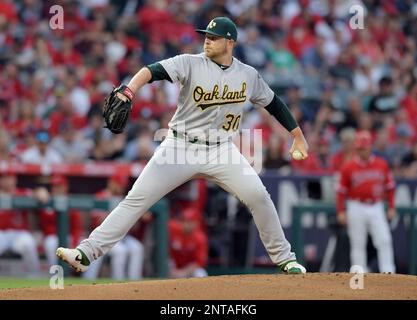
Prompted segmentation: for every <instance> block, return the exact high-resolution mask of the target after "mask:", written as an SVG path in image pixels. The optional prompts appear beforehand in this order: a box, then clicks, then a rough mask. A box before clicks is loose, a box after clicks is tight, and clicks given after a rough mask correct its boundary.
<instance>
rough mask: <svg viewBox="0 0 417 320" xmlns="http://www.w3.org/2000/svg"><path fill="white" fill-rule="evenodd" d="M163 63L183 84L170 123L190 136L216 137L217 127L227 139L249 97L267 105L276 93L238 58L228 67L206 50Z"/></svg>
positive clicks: (249, 99) (221, 138)
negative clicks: (224, 68)
mask: <svg viewBox="0 0 417 320" xmlns="http://www.w3.org/2000/svg"><path fill="white" fill-rule="evenodd" d="M160 64H161V65H162V66H163V67H164V69H165V70H166V72H167V73H168V75H169V76H170V78H171V79H172V81H174V82H179V83H180V85H181V89H180V94H179V99H178V108H177V111H176V112H175V115H174V117H173V118H172V120H171V121H170V123H169V127H170V128H171V129H175V130H177V131H179V132H181V133H186V134H187V135H188V136H190V137H198V138H199V139H202V140H213V139H214V140H217V137H213V129H214V130H218V131H217V135H219V136H220V141H222V140H225V139H227V138H228V137H229V136H230V135H232V134H233V133H235V132H236V131H237V130H238V129H239V124H240V122H241V117H242V112H243V106H244V104H245V103H246V102H247V101H250V102H251V103H252V104H254V105H255V106H259V107H265V106H267V105H268V104H269V103H270V102H271V101H272V98H273V97H274V92H273V91H272V90H271V89H270V88H269V86H268V85H267V84H266V83H265V81H264V80H263V79H262V77H261V76H260V75H259V73H258V72H257V71H256V70H255V69H254V68H253V67H251V66H248V65H246V64H244V63H242V62H240V61H239V60H237V59H236V58H233V62H232V64H231V66H230V67H229V68H227V69H226V70H222V69H221V68H220V67H219V66H218V65H217V64H216V63H215V62H213V61H212V60H210V59H209V58H207V57H206V56H205V54H204V53H200V54H183V55H178V56H175V57H173V58H170V59H166V60H163V61H160ZM184 129H185V132H182V131H183V130H184ZM210 130H212V131H210ZM209 131H210V135H209Z"/></svg>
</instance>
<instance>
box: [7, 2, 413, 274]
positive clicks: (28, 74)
mask: <svg viewBox="0 0 417 320" xmlns="http://www.w3.org/2000/svg"><path fill="white" fill-rule="evenodd" d="M54 5H61V6H62V8H63V12H64V19H63V22H64V25H63V29H60V28H55V27H56V25H54V24H50V22H51V19H52V18H54V15H55V14H56V13H57V11H53V10H52V11H50V9H51V7H52V6H54ZM355 5H358V6H360V7H361V8H363V13H364V16H363V17H364V21H363V29H354V28H353V27H354V26H355V25H352V24H350V22H351V21H352V19H360V18H361V16H360V13H361V12H362V11H360V12H359V13H358V12H356V14H358V15H359V16H354V15H355V12H353V11H351V10H350V9H351V8H353V6H355ZM356 8H357V7H356ZM215 16H229V17H230V18H232V19H233V20H234V21H235V22H236V24H237V26H238V43H237V47H236V49H235V57H236V58H238V59H239V60H241V61H243V62H245V63H247V64H250V65H252V66H253V67H255V68H256V69H257V70H258V71H259V72H260V74H261V75H262V76H263V77H264V79H265V80H266V81H267V83H268V84H269V85H270V86H271V88H272V89H273V90H274V91H275V92H276V93H277V94H278V95H279V96H280V97H282V98H283V99H284V100H285V101H286V103H287V104H288V106H289V108H290V109H291V112H292V113H293V115H294V116H295V118H296V119H297V120H298V122H299V124H300V125H301V127H302V128H303V131H304V133H305V136H306V137H307V140H308V142H309V145H310V152H309V153H310V156H309V158H308V159H306V160H304V161H297V162H295V161H291V159H290V157H289V154H288V150H289V147H290V143H291V139H290V138H289V135H288V133H287V132H286V131H285V129H284V128H283V127H282V126H280V125H279V124H278V123H277V122H276V120H275V119H274V118H273V117H271V116H270V115H269V114H268V113H267V112H266V111H265V110H255V108H254V107H253V106H252V105H251V104H250V103H248V104H247V105H245V116H244V118H243V120H244V121H243V123H242V127H241V128H242V129H262V141H263V168H264V169H268V170H279V171H280V172H281V173H285V174H287V173H291V172H293V173H294V172H295V173H299V174H307V175H315V174H332V173H333V172H335V171H337V170H338V169H339V168H340V166H341V164H342V163H343V162H344V161H346V160H348V159H349V158H350V157H351V156H352V155H353V154H354V136H355V132H356V131H357V130H369V131H370V132H371V133H372V138H373V148H374V150H373V151H374V153H376V154H378V155H380V156H382V157H384V158H385V159H386V160H387V161H388V163H389V165H390V166H391V168H392V169H393V172H394V174H395V175H396V176H397V177H403V178H415V177H417V81H416V79H417V67H416V66H417V64H416V62H417V47H416V39H417V3H416V2H415V1H413V0H369V1H361V0H120V1H116V0H78V1H76V0H54V1H51V0H45V1H42V0H15V1H12V0H4V1H1V2H0V163H1V162H3V161H13V162H16V161H21V162H23V163H37V164H48V163H49V164H53V163H85V162H90V161H108V160H111V161H116V162H135V161H144V162H146V161H147V160H148V159H149V158H150V157H151V156H152V154H153V152H154V150H155V148H156V147H157V146H158V143H159V141H155V139H154V134H155V132H156V131H157V130H158V129H161V128H167V127H168V122H169V120H170V118H171V117H172V115H173V113H174V112H175V108H176V103H177V98H178V93H179V87H178V86H177V85H174V84H171V83H170V82H168V81H160V82H154V83H152V84H150V85H147V86H145V87H143V89H142V90H141V91H140V92H139V93H138V94H137V95H136V97H135V100H134V105H133V109H132V114H131V121H130V123H129V125H128V127H127V130H126V131H125V132H124V133H123V134H119V135H112V134H111V133H110V132H109V131H108V130H107V129H104V128H103V120H102V116H101V107H102V104H103V101H104V98H105V96H106V95H107V94H108V93H109V92H110V91H111V90H112V88H113V86H117V85H118V84H120V83H127V82H128V81H129V80H130V78H131V77H132V76H133V75H134V74H135V73H136V72H137V71H138V70H139V69H140V68H141V67H142V66H144V65H147V64H150V63H153V62H156V61H159V60H162V59H165V58H169V57H171V56H174V55H176V54H181V53H199V52H201V51H202V43H203V38H202V36H200V35H198V34H197V33H196V32H195V31H194V30H195V29H196V28H200V29H205V27H206V25H207V24H208V22H209V21H210V20H211V19H212V18H213V17H215ZM356 21H357V20H356ZM54 26H55V27H54ZM246 151H247V152H250V150H243V152H246ZM4 179H6V180H7V179H8V178H7V175H4ZM11 180H12V178H11ZM57 181H58V180H57ZM12 184H13V183H12V182H10V185H12ZM57 184H58V182H57ZM61 184H65V182H62V181H61ZM5 185H7V183H5ZM124 187H126V186H124ZM6 189H7V188H6ZM2 192H8V191H7V190H5V189H4V188H3V187H2ZM199 197H200V198H201V197H203V198H204V197H207V190H206V191H202V192H199ZM195 203H197V205H195ZM195 203H194V205H183V206H181V208H180V209H178V208H177V209H178V210H177V209H176V208H175V207H174V208H171V211H178V212H176V214H177V216H179V217H180V218H179V219H177V220H176V221H173V222H171V223H170V228H171V229H172V231H171V234H172V236H173V237H175V239H174V240H175V241H173V242H172V244H173V247H172V248H170V252H171V256H172V257H177V258H178V259H179V260H178V261H179V262H178V263H177V264H175V263H174V262H173V261H171V266H172V270H171V272H172V276H176V277H184V276H189V275H191V274H199V275H200V276H201V275H204V274H205V271H204V269H203V268H204V266H205V264H206V263H207V254H208V253H207V250H208V248H207V243H206V242H207V239H206V238H204V236H202V234H201V232H202V231H201V230H203V231H204V230H205V229H204V228H203V227H202V228H201V230H200V228H197V229H198V230H199V231H198V232H197V231H195V230H194V229H195V226H189V225H182V222H184V221H183V220H184V219H182V218H181V217H184V216H192V217H194V218H193V219H194V220H199V219H200V218H198V217H201V214H202V212H203V211H204V208H203V205H202V203H205V200H204V199H199V200H197V201H196V202H195ZM187 210H188V211H187ZM190 210H191V212H190ZM192 210H197V211H198V213H197V214H196V213H195V212H194V213H193V212H192ZM45 214H47V213H45ZM196 216H197V218H195V217H196ZM25 219H26V218H25ZM25 219H23V220H22V221H26V220H25ZM10 223H12V222H10ZM52 224H53V223H52ZM199 224H200V222H199V223H195V225H199ZM19 228H20V227H19ZM3 229H4V228H3ZM21 229H22V230H28V227H27V226H26V225H24V226H23V227H21ZM190 230H191V231H190ZM84 231H86V230H84ZM205 231H207V230H205ZM196 232H197V233H198V234H197V233H196ZM50 233H51V234H54V233H56V232H55V231H54V232H50ZM16 234H17V233H14V235H16ZM22 234H23V235H22V239H23V240H21V241H20V242H19V243H21V245H20V246H18V248H12V249H16V251H17V252H18V253H22V252H25V250H33V246H34V242H33V241H32V240H30V239H29V238H28V236H27V234H26V233H22ZM203 234H206V232H203ZM45 235H48V232H46V231H45ZM3 236H5V235H4V234H3ZM7 237H11V236H10V235H9V234H8V235H7ZM78 237H79V236H78ZM139 238H140V237H139ZM28 239H29V240H28ZM184 239H194V240H192V241H191V242H192V243H194V244H195V245H196V246H197V244H198V248H197V247H195V248H194V247H193V248H188V247H187V248H188V249H187V248H186V250H185V249H184V247H186V246H187V243H189V242H187V241H185V240H184ZM56 241H57V240H56V238H54V239H53V240H51V241H50V242H47V243H45V250H46V251H48V250H49V249H47V248H51V249H50V250H49V251H50V252H52V253H51V254H48V256H50V257H48V259H49V260H51V261H50V263H51V264H52V260H53V259H55V257H54V255H53V251H54V248H55V247H56V245H57V244H56ZM138 241H141V239H138ZM9 242H10V244H12V242H11V241H9ZM5 243H6V242H4V244H5ZM141 246H142V244H141V243H140V242H135V244H134V245H132V244H131V245H128V246H126V248H133V249H132V250H136V251H141V252H142V251H143V249H142V247H141ZM0 249H1V250H0V253H1V252H3V251H4V250H6V249H7V248H6V246H4V248H3V247H2V248H0ZM119 249H120V248H119ZM123 250H124V251H123ZM123 250H122V251H120V250H119V251H117V252H115V253H114V255H115V256H120V254H121V253H122V255H123V256H124V255H125V254H126V255H127V251H126V250H127V249H123ZM184 250H185V251H187V250H189V251H190V252H199V253H201V252H205V254H204V256H201V255H200V256H198V255H196V254H194V253H192V254H190V256H193V255H194V256H193V257H194V258H195V259H194V260H192V259H191V260H190V261H188V260H187V259H186V258H184V256H181V252H184ZM210 250H211V248H210ZM26 256H27V255H26ZM135 256H138V254H136V255H135ZM142 256H143V253H142V254H141V257H142ZM141 259H142V258H141ZM143 259H144V258H143ZM29 263H32V264H34V265H37V264H38V261H37V259H35V258H33V259H32V261H29ZM141 263H142V262H141ZM140 268H142V266H141V267H140ZM97 272H98V271H96V274H95V275H93V276H92V277H96V276H97ZM137 272H138V270H137V268H136V273H130V276H128V275H125V277H131V278H138V277H140V276H138V274H137ZM140 273H142V269H140ZM119 274H120V273H119ZM132 274H133V275H132ZM115 277H116V278H121V277H122V276H115Z"/></svg>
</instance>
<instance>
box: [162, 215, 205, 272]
mask: <svg viewBox="0 0 417 320" xmlns="http://www.w3.org/2000/svg"><path fill="white" fill-rule="evenodd" d="M168 230H169V246H170V248H169V251H170V256H171V258H172V259H173V260H174V262H175V265H176V267H177V268H183V267H185V266H187V265H188V264H190V263H197V264H198V265H199V266H200V267H203V268H204V267H205V266H206V264H207V258H208V244H207V237H206V236H205V235H204V233H203V232H202V231H201V230H199V229H196V230H194V232H192V233H191V234H186V233H185V232H184V231H183V227H182V225H181V223H180V222H178V221H175V220H171V221H169V223H168Z"/></svg>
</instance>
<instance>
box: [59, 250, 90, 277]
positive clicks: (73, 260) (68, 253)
mask: <svg viewBox="0 0 417 320" xmlns="http://www.w3.org/2000/svg"><path fill="white" fill-rule="evenodd" d="M56 255H57V257H58V258H59V259H61V260H63V261H65V262H66V263H68V264H69V265H70V266H71V267H73V268H74V269H75V271H77V272H85V271H87V269H88V266H89V265H90V262H89V261H88V259H87V258H86V257H85V255H84V259H83V253H82V252H81V251H80V250H78V249H67V248H62V247H61V248H58V249H56ZM83 260H84V264H83V263H82V262H83ZM85 260H87V263H86V261H85Z"/></svg>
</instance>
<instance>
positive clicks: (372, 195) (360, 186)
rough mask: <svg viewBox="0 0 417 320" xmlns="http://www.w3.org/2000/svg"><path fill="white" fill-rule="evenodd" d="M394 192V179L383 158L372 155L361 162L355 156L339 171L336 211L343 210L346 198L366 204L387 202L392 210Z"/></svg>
mask: <svg viewBox="0 0 417 320" xmlns="http://www.w3.org/2000/svg"><path fill="white" fill-rule="evenodd" d="M394 190H395V181H394V178H393V176H392V173H391V170H390V169H389V167H388V163H387V162H386V161H385V160H384V159H383V158H381V157H378V156H374V155H372V156H371V157H370V158H369V160H368V161H363V160H361V159H360V158H359V157H357V156H355V157H354V158H353V159H352V160H350V161H348V162H346V163H345V164H344V165H343V167H342V168H341V170H340V177H339V184H338V187H337V199H336V207H337V211H338V212H340V211H344V210H345V200H346V198H348V199H352V200H358V201H362V202H366V203H375V202H378V201H384V200H388V205H389V207H390V208H394Z"/></svg>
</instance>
